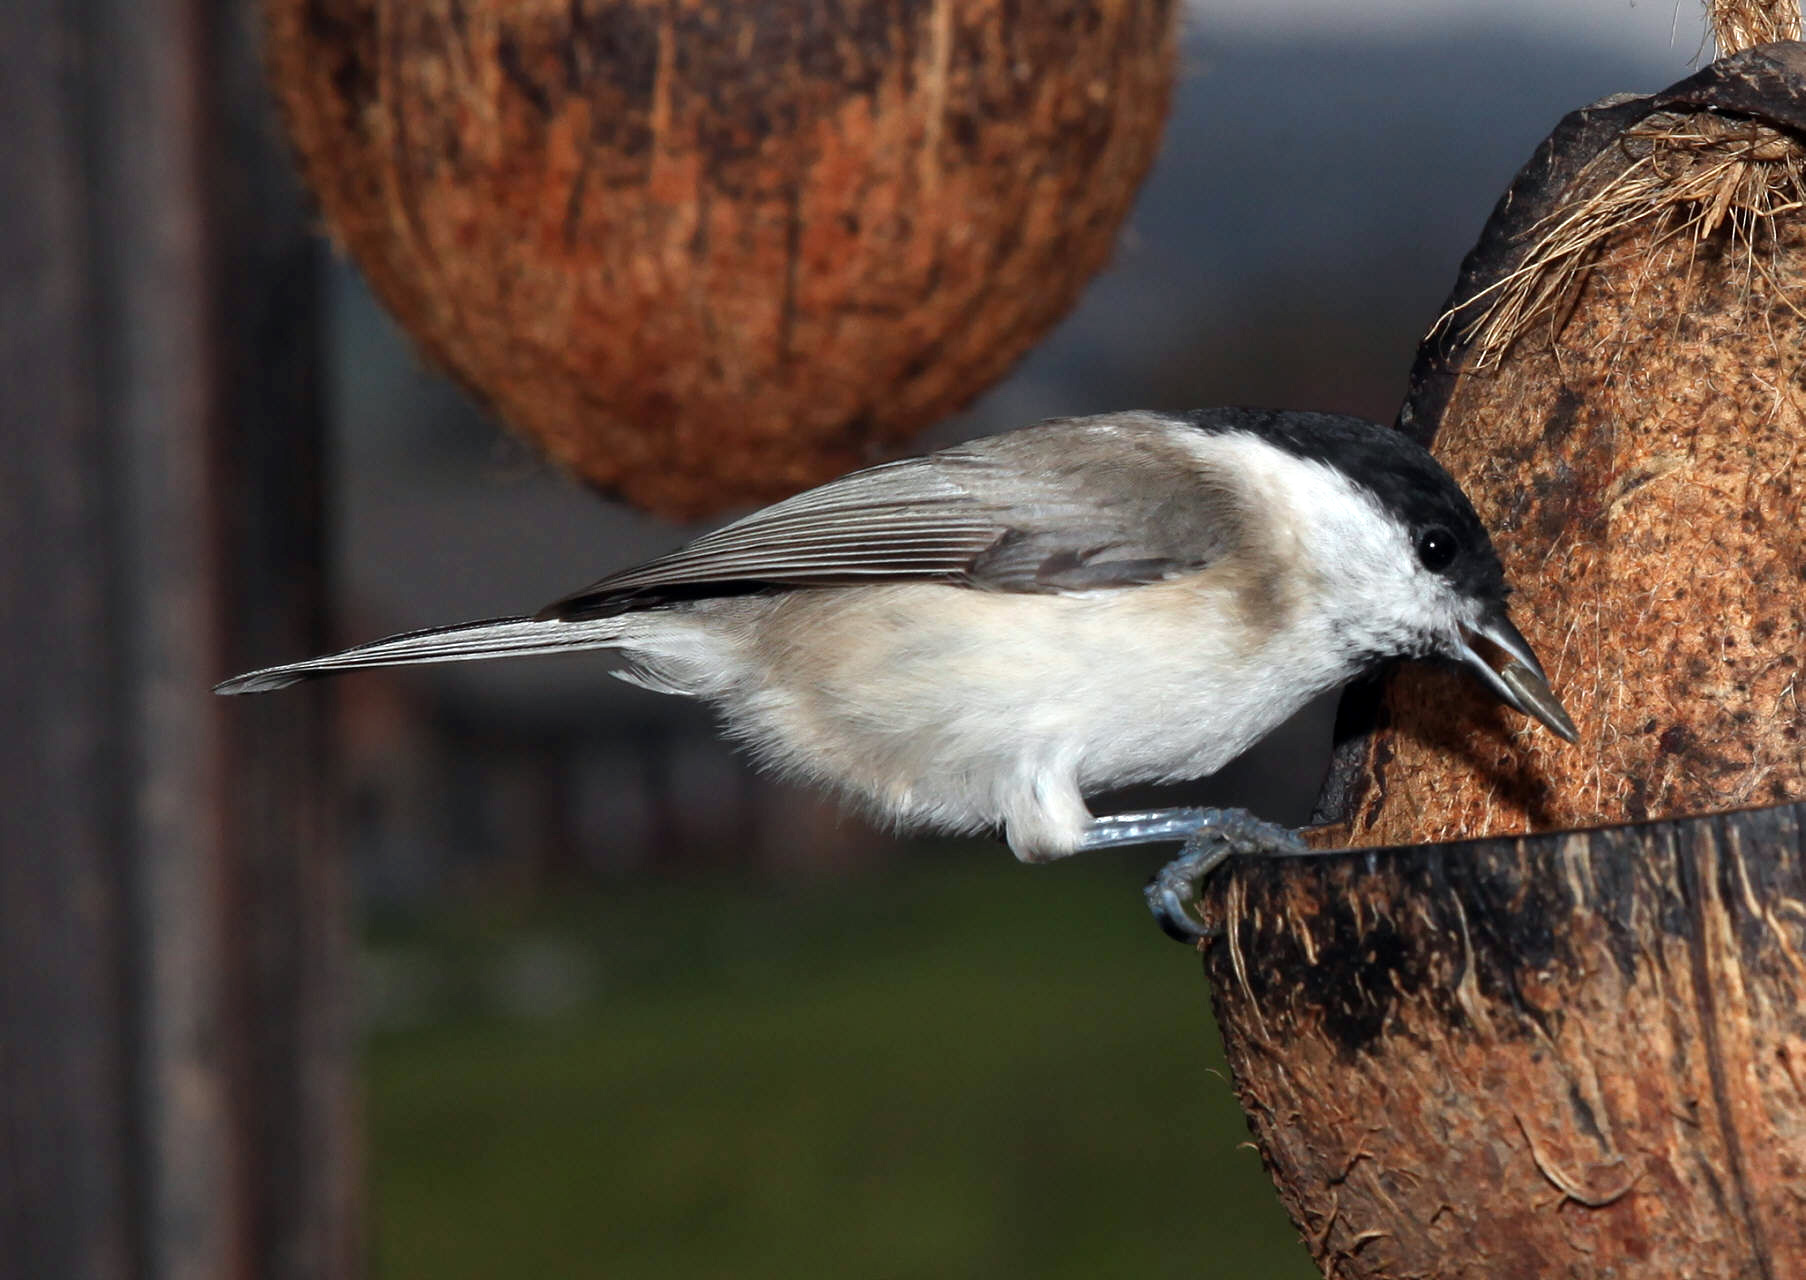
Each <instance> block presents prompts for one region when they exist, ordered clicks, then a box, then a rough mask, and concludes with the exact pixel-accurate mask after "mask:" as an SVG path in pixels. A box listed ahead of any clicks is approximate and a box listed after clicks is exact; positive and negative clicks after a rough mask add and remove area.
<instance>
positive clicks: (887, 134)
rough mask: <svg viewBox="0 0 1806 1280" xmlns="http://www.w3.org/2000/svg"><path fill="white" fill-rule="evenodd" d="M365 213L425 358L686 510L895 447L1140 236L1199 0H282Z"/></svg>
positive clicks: (355, 244)
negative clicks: (1126, 230) (1029, 0)
mask: <svg viewBox="0 0 1806 1280" xmlns="http://www.w3.org/2000/svg"><path fill="white" fill-rule="evenodd" d="M266 3H267V11H268V16H269V66H270V71H271V76H272V79H273V80H274V83H275V88H276V93H277V95H278V97H279V99H280V101H281V104H282V107H283V111H284V114H285V116H286V119H287V122H288V128H289V132H290V135H291V137H292V138H293V141H294V144H295V147H296V149H297V151H298V153H299V155H300V160H301V165H302V168H303V170H304V173H305V176H306V179H307V181H308V183H309V185H310V186H311V187H312V188H313V190H314V192H315V194H316V195H317V197H318V199H319V202H320V207H321V210H322V212H323V214H324V217H325V220H326V224H327V226H328V227H329V229H330V230H331V232H332V234H333V236H334V238H335V239H336V240H337V241H338V242H339V243H341V244H342V245H343V246H344V247H345V248H346V249H347V250H348V251H349V252H350V254H351V256H352V257H353V259H354V260H355V261H356V262H357V264H358V266H359V267H360V269H361V270H362V271H363V273H364V276H365V277H366V279H368V281H369V282H370V284H371V286H372V287H373V288H374V289H375V291H376V293H377V294H378V295H379V296H380V297H381V298H382V300H383V301H384V302H385V304H386V305H387V306H388V307H389V308H390V310H392V311H393V312H394V313H395V315H396V317H397V318H398V319H399V320H400V321H401V323H402V324H403V326H404V327H405V328H406V329H407V331H408V332H409V333H410V334H411V335H413V337H414V339H415V341H416V342H417V343H418V344H419V346H420V347H421V349H422V350H424V351H425V352H427V353H428V354H429V355H430V356H431V357H432V358H433V359H434V360H435V361H437V362H438V363H439V364H441V365H442V366H443V367H444V368H446V369H447V370H449V371H450V372H451V373H452V374H453V375H455V376H456V377H457V378H458V379H459V380H460V381H461V382H463V383H464V384H465V386H467V387H468V388H469V389H470V390H471V391H472V392H473V393H475V394H476V395H477V396H478V397H480V398H481V399H483V400H485V401H486V402H488V403H489V404H490V405H492V406H493V407H494V408H495V409H496V410H497V411H498V412H499V413H500V414H501V416H502V417H503V418H504V419H505V420H507V421H508V422H509V423H511V424H512V425H514V426H515V427H517V428H518V429H520V430H521V431H524V432H525V433H527V434H528V435H529V436H531V437H532V438H533V439H534V440H536V441H537V442H538V443H539V444H540V445H541V446H542V447H543V448H544V449H545V450H546V451H547V452H548V453H549V454H551V455H552V457H554V458H556V459H557V460H558V461H559V462H561V463H563V464H564V465H565V466H567V467H568V468H570V469H571V470H572V471H573V472H575V473H576V474H577V475H579V476H581V477H583V478H584V479H586V480H588V481H590V482H591V483H593V484H596V485H599V486H602V487H604V488H606V489H610V490H614V491H618V492H619V493H621V494H623V495H625V496H626V497H628V498H629V499H630V500H632V501H634V502H636V503H639V504H640V505H642V506H645V507H648V508H650V509H653V510H656V511H660V512H663V513H667V514H679V515H694V514H698V513H702V512H704V511H707V510H710V509H713V508H718V507H721V506H723V505H726V504H728V503H733V502H745V501H754V500H762V499H769V498H773V497H777V496H780V495H783V494H786V493H789V492H793V491H795V490H797V489H800V488H803V487H805V486H807V485H809V484H812V483H815V482H819V481H821V480H824V479H827V478H829V477H831V476H833V475H835V474H837V473H839V472H841V471H844V470H846V469H848V468H849V467H852V466H855V465H858V464H862V463H865V462H869V461H871V460H873V458H874V456H875V455H877V454H878V453H880V452H882V451H883V449H884V447H885V445H886V444H888V443H889V442H892V441H896V440H898V439H900V438H902V437H904V436H906V435H907V434H909V433H910V432H912V431H915V430H917V429H918V428H920V427H922V426H924V425H926V424H928V423H931V422H933V421H935V420H936V419H938V418H940V417H942V416H944V415H945V414H947V413H948V412H950V411H952V410H954V409H957V408H958V407H960V406H961V405H963V404H965V403H966V402H967V401H969V400H970V399H971V398H972V397H973V396H975V395H976V394H978V392H980V391H982V390H983V389H984V388H985V387H987V386H988V385H990V384H991V383H992V382H993V381H994V380H996V379H997V378H998V377H999V376H1001V375H1002V374H1003V373H1004V372H1005V371H1006V370H1007V369H1008V368H1009V367H1010V366H1011V364H1012V363H1013V362H1014V361H1015V360H1016V359H1017V358H1018V357H1019V356H1021V355H1022V354H1023V353H1024V352H1025V351H1026V350H1027V349H1028V348H1029V346H1030V345H1031V344H1033V343H1034V342H1035V340H1036V339H1037V338H1039V337H1040V336H1041V335H1042V334H1043V333H1045V332H1046V331H1047V330H1048V328H1049V327H1050V326H1051V325H1052V324H1053V323H1054V322H1055V321H1056V320H1057V319H1058V318H1059V317H1060V316H1061V315H1062V314H1064V313H1065V311H1066V310H1067V309H1068V308H1069V307H1070V306H1071V305H1072V303H1073V301H1074V299H1075V298H1076V297H1077V296H1078V293H1079V291H1080V289H1081V288H1082V287H1083V286H1084V284H1085V283H1086V281H1087V280H1089V279H1090V277H1091V276H1092V274H1093V273H1095V272H1096V271H1097V270H1098V268H1099V267H1101V266H1102V265H1103V264H1104V262H1105V261H1106V260H1107V259H1108V258H1109V256H1110V253H1111V250H1112V248H1113V246H1114V244H1115V241H1116V235H1117V230H1118V227H1119V225H1120V224H1121V222H1122V219H1123V217H1124V215H1125V214H1126V212H1127V211H1128V208H1129V205H1130V203H1131V202H1132V201H1133V199H1134V196H1135V192H1136V188H1137V186H1138V184H1139V183H1140V181H1141V178H1142V176H1143V174H1144V173H1145V172H1146V170H1147V167H1148V165H1149V163H1150V161H1151V160H1152V158H1153V156H1154V153H1155V150H1156V148H1157V146H1158V143H1159V138H1160V133H1161V128H1162V126H1163V124H1164V120H1165V115H1166V107H1167V99H1168V91H1169V88H1170V85H1171V81H1172V74H1173V60H1174V41H1175V19H1176V6H1175V4H1174V3H1173V0H1122V2H1121V3H1115V4H1108V5H1100V4H1095V3H1090V2H1088V0H1086V2H1080V0H1053V2H1050V3H1045V4H1033V5H1019V4H1013V3H1007V2H1006V0H939V2H937V3H934V4H927V3H911V4H893V3H888V2H886V3H880V2H879V0H858V2H854V3H846V4H836V5H820V4H810V3H804V2H803V0H759V2H758V3H752V4H728V3H722V2H720V0H690V2H687V3H678V4H670V3H666V2H665V0H612V2H610V3H603V2H601V0H412V2H410V3H406V4H400V3H386V2H385V0H266Z"/></svg>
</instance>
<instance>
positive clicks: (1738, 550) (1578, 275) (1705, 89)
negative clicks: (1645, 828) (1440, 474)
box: [1325, 43, 1806, 845]
mask: <svg viewBox="0 0 1806 1280" xmlns="http://www.w3.org/2000/svg"><path fill="white" fill-rule="evenodd" d="M1803 125H1806V47H1803V46H1801V45H1798V44H1792V43H1787V44H1773V45H1766V46H1762V47H1760V48H1757V49H1751V50H1746V51H1744V52H1743V53H1740V54H1736V55H1733V56H1731V57H1729V58H1726V59H1724V60H1721V61H1720V62H1718V63H1715V64H1713V65H1712V66H1711V67H1708V68H1707V69H1706V70H1704V71H1702V72H1700V73H1699V74H1698V75H1696V76H1693V77H1691V78H1689V79H1688V80H1686V81H1683V82H1682V83H1681V84H1679V85H1677V86H1675V87H1674V88H1673V89H1671V90H1668V91H1667V92H1665V93H1661V94H1657V95H1654V96H1653V97H1649V98H1630V99H1623V100H1608V101H1607V102H1605V103H1602V104H1600V105H1598V106H1595V107H1592V108H1588V109H1586V110H1583V111H1579V112H1576V113H1574V114H1573V115H1571V116H1569V117H1568V118H1567V119H1566V120H1565V121H1563V123H1562V125H1561V126H1560V127H1559V128H1558V129H1557V130H1556V132H1555V133H1554V134H1553V135H1552V136H1551V137H1550V139H1549V140H1548V141H1547V142H1546V143H1545V144H1544V145H1543V147H1542V148H1541V149H1540V150H1539V151H1538V153H1537V154H1536V156H1535V157H1534V158H1533V159H1532V160H1531V162H1530V164H1529V165H1528V166H1527V167H1526V168H1525V169H1524V171H1523V172H1522V173H1521V174H1520V175H1519V177H1518V179H1517V180H1516V182H1515V183H1514V184H1513V185H1512V187H1511V189H1510V191H1509V192H1508V193H1507V195H1506V196H1505V198H1504V200H1502V201H1501V203H1500V205H1499V207H1498V209H1497V210H1496V211H1495V213H1494V215H1493V219H1492V221H1491V223H1490V224H1489V225H1488V227H1487V229H1486V231H1485V233H1484V234H1483V236H1482V238H1481V240H1480V242H1479V244H1478V246H1477V247H1476V248H1475V250H1474V252H1473V254H1472V255H1471V256H1470V257H1469V259H1468V261H1467V262H1466V264H1464V266H1463V269H1462V272H1461V277H1460V280H1459V282H1458V283H1457V286H1456V288H1455V290H1454V293H1453V295H1452V296H1451V300H1450V304H1449V307H1448V309H1447V311H1446V313H1445V314H1444V315H1443V317H1442V318H1441V320H1440V321H1439V322H1438V324H1437V327H1436V329H1435V331H1434V332H1433V333H1432V335H1431V337H1430V339H1429V340H1428V341H1427V342H1426V343H1425V345H1424V347H1423V349H1422V351H1421V352H1420V354H1419V358H1418V362H1417V366H1416V369H1415V370H1414V372H1413V375H1412V386H1411V394H1410V397H1409V399H1408V400H1407V402H1406V404H1405V406H1404V408H1403V410H1402V411H1401V414H1400V425H1401V426H1402V427H1403V428H1404V429H1406V430H1408V431H1410V432H1412V433H1413V434H1415V435H1417V436H1418V437H1419V438H1421V439H1425V440H1428V441H1431V442H1432V447H1433V448H1434V449H1435V451H1436V453H1437V456H1438V457H1439V458H1441V460H1442V461H1443V462H1444V464H1445V465H1447V466H1448V468H1449V470H1450V471H1451V472H1452V473H1453V474H1454V475H1455V477H1456V479H1458V480H1459V481H1460V482H1461V483H1462V485H1463V486H1464V487H1465V488H1466V489H1467V492H1468V493H1469V494H1470V495H1471V496H1472V497H1473V499H1474V503H1475V505H1476V507H1477V508H1478V509H1479V511H1480V514H1481V517H1482V518H1483V519H1484V520H1485V521H1486V522H1487V523H1488V525H1489V526H1490V527H1491V528H1492V529H1493V530H1494V533H1495V537H1496V541H1497V544H1498V546H1499V550H1500V553H1501V555H1502V556H1503V558H1504V560H1505V564H1506V571H1507V574H1508V575H1509V577H1510V579H1511V581H1512V582H1513V583H1514V584H1515V587H1516V591H1515V593H1514V595H1513V597H1512V612H1513V614H1514V616H1515V617H1516V618H1517V620H1518V623H1519V625H1520V627H1521V628H1522V629H1523V631H1524V633H1525V634H1526V635H1527V636H1528V637H1529V638H1530V640H1531V642H1532V644H1533V645H1534V646H1535V648H1536V649H1537V651H1538V653H1539V654H1540V655H1541V656H1542V658H1543V661H1544V664H1545V666H1546V667H1547V668H1548V670H1549V674H1550V677H1551V680H1552V683H1553V685H1554V687H1555V689H1556V691H1557V693H1558V694H1559V695H1560V696H1561V698H1562V699H1563V700H1564V702H1565V703H1566V704H1567V707H1568V709H1569V711H1570V712H1571V713H1572V714H1573V716H1574V720H1575V722H1576V724H1577V725H1578V726H1579V727H1580V732H1581V741H1580V744H1579V745H1578V746H1569V745H1568V744H1566V743H1563V742H1561V741H1559V740H1558V739H1556V738H1555V737H1553V736H1552V735H1550V734H1547V733H1545V732H1543V731H1542V730H1540V729H1539V728H1538V727H1537V726H1535V725H1534V724H1532V723H1530V722H1528V721H1527V720H1525V719H1524V718H1523V717H1520V716H1516V715H1513V714H1512V713H1510V712H1508V711H1506V710H1504V709H1503V708H1500V707H1498V706H1497V705H1495V704H1493V703H1492V702H1491V701H1490V700H1489V698H1488V697H1487V695H1485V694H1484V693H1483V692H1481V691H1479V689H1478V688H1477V686H1476V685H1475V684H1474V683H1473V682H1472V681H1470V680H1468V679H1467V678H1466V677H1464V676H1462V675H1460V674H1459V673H1457V672H1453V671H1444V670H1438V669H1424V668H1418V669H1407V670H1401V671H1400V672H1399V673H1398V674H1397V676H1396V677H1395V678H1394V679H1392V680H1391V682H1390V683H1389V685H1388V687H1387V688H1386V690H1385V693H1384V697H1383V702H1382V706H1381V708H1380V713H1379V722H1380V724H1381V728H1380V729H1379V730H1378V732H1377V733H1375V734H1373V735H1372V736H1371V737H1370V738H1369V739H1367V740H1366V741H1365V743H1364V744H1361V745H1359V746H1358V747H1356V748H1354V749H1352V750H1350V751H1348V752H1346V753H1345V754H1344V756H1343V758H1342V759H1341V760H1340V761H1339V769H1340V775H1341V776H1339V777H1338V778H1336V779H1335V780H1334V785H1333V786H1332V788H1331V790H1332V793H1333V794H1334V795H1335V796H1336V797H1337V798H1338V799H1339V800H1340V802H1341V803H1342V804H1343V805H1344V808H1345V812H1344V814H1343V816H1344V817H1345V818H1346V819H1347V826H1346V827H1345V828H1338V829H1336V830H1334V831H1332V832H1331V833H1329V834H1327V835H1326V836H1325V840H1326V842H1345V843H1352V844H1361V845H1382V844H1402V843H1414V842H1418V841H1436V840H1451V839H1458V838H1469V837H1474V836H1482V835H1489V834H1508V833H1513V832H1522V831H1531V830H1549V829H1559V828H1574V827H1584V826H1591V825H1597V824H1601V823H1610V822H1619V821H1626V820H1639V819H1644V818H1654V817H1667V816H1684V815H1688V814H1700V813H1717V812H1723V811H1725V810H1731V809H1738V808H1743V807H1747V806H1752V805H1761V804H1768V803H1774V802H1777V801H1782V800H1791V799H1796V798H1799V797H1800V796H1802V795H1806V752H1803V751H1802V745H1801V738H1800V734H1801V710H1800V701H1799V698H1798V697H1797V696H1796V679H1797V677H1798V675H1799V665H1800V658H1801V655H1802V653H1806V524H1803V522H1802V517H1801V500H1802V496H1803V495H1806V471H1803V470H1802V463H1803V461H1806V455H1803V454H1802V445H1803V444H1806V398H1803V396H1802V385H1801V362H1802V357H1803V355H1806V204H1803V203H1802V201H1803V200H1806V183H1803V181H1802V174H1803V172H1806V150H1803V149H1802V142H1801V134H1800V130H1801V128H1802V126H1803Z"/></svg>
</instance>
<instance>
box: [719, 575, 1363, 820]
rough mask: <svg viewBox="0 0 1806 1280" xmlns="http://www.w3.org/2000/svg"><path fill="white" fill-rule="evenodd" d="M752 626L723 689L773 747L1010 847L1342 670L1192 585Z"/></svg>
mask: <svg viewBox="0 0 1806 1280" xmlns="http://www.w3.org/2000/svg"><path fill="white" fill-rule="evenodd" d="M762 612H764V611H763V610H762ZM712 629H713V628H712ZM755 632H756V634H757V636H758V640H757V647H756V649H755V648H753V647H751V645H750V644H742V645H741V646H740V647H739V649H738V652H737V654H736V657H737V659H738V665H739V667H740V670H741V672H742V676H741V678H740V679H739V680H737V681H735V682H734V685H733V688H732V689H731V690H723V692H722V693H721V694H720V695H718V697H719V700H720V702H721V704H722V706H723V709H724V710H725V711H726V713H727V716H728V720H729V722H730V725H731V726H732V727H733V728H734V729H735V731H736V732H737V733H738V734H739V735H740V736H741V737H743V738H744V739H746V740H747V741H748V742H749V743H750V744H751V745H752V747H753V749H754V750H755V752H756V753H757V754H758V755H760V756H761V757H762V758H764V759H765V760H767V761H768V762H770V763H772V764H774V765H776V766H777V767H779V768H780V769H783V770H786V771H789V772H795V773H801V774H804V775H807V776H809V777H811V778H813V779H815V780H817V781H822V782H826V783H828V784H830V785H833V786H835V787H837V788H838V789H840V790H842V791H843V792H845V793H848V794H850V795H852V796H854V797H856V798H859V799H862V800H864V801H865V802H866V803H867V804H868V805H869V806H870V807H871V808H873V809H875V810H876V811H878V812H879V813H881V814H883V815H885V816H887V817H890V818H892V819H895V820H897V821H899V822H903V823H909V824H917V823H919V824H924V825H930V826H934V827H939V828H942V829H952V830H974V829H979V828H983V827H989V826H993V825H997V824H999V823H1005V822H1007V823H1009V824H1010V826H1011V839H1012V843H1017V837H1018V833H1019V829H1021V828H1022V827H1023V824H1044V825H1047V826H1048V827H1049V832H1048V834H1047V836H1046V840H1045V842H1046V843H1048V847H1049V848H1050V849H1052V848H1053V846H1055V845H1058V844H1060V843H1062V842H1064V841H1067V840H1068V839H1074V840H1075V839H1076V837H1077V833H1078V831H1079V830H1080V829H1082V826H1083V824H1084V822H1085V821H1087V820H1088V817H1089V815H1088V813H1087V812H1086V811H1085V809H1084V806H1083V803H1082V801H1080V799H1079V795H1080V793H1082V792H1086V791H1101V790H1107V789H1109V788H1112V787H1117V786H1123V785H1127V784H1129V783H1133V782H1142V781H1156V780H1176V779H1180V778H1190V777H1200V776H1203V775H1205V774H1209V773H1213V772H1215V771H1216V770H1217V769H1219V768H1221V767H1222V766H1223V765H1224V764H1227V763H1228V762H1229V761H1230V760H1231V759H1233V758H1234V757H1235V756H1237V755H1239V754H1240V753H1241V752H1242V751H1243V750H1245V749H1246V748H1247V747H1248V746H1250V745H1251V744H1252V743H1254V742H1255V741H1257V740H1258V739H1260V738H1261V737H1263V736H1265V735H1266V734H1267V733H1268V732H1270V731H1271V730H1272V729H1273V728H1274V727H1276V726H1277V725H1278V724H1279V723H1280V722H1281V721H1283V720H1284V719H1285V718H1286V717H1287V716H1289V715H1290V714H1291V713H1292V712H1293V711H1295V710H1297V709H1298V707H1299V706H1301V705H1302V704H1303V703H1304V702H1305V701H1306V700H1308V699H1309V698H1310V697H1311V696H1312V695H1314V694H1315V693H1316V692H1318V691H1320V690H1321V689H1322V688H1324V687H1327V686H1328V685H1330V684H1333V683H1335V682H1336V679H1337V678H1338V677H1337V674H1336V673H1333V672H1330V671H1328V670H1325V671H1323V672H1321V673H1318V672H1312V671H1310V670H1307V669H1305V665H1306V664H1322V662H1323V653H1322V646H1321V645H1320V644H1318V645H1316V646H1313V645H1311V644H1309V643H1307V642H1306V640H1307V638H1306V637H1301V636H1293V635H1292V634H1291V633H1290V631H1289V630H1288V629H1287V628H1286V627H1285V626H1283V625H1282V626H1279V627H1271V626H1269V627H1267V628H1265V629H1255V628H1251V627H1249V626H1248V625H1247V624H1246V623H1245V622H1244V621H1243V619H1242V618H1241V617H1240V615H1239V614H1237V613H1236V612H1235V606H1234V603H1233V599H1232V597H1231V588H1230V587H1229V586H1228V585H1227V584H1225V585H1216V584H1205V585H1200V584H1199V582H1198V581H1197V580H1195V579H1193V580H1179V581H1176V582H1173V583H1167V584H1160V585H1155V586H1142V587H1136V588H1134V589H1132V590H1124V591H1108V592H1097V593H1093V594H1091V595H1087V596H1082V597H1081V596H1060V595H1044V596H1043V595H1003V594H997V593H987V592H982V591H973V590H970V589H966V588H961V587H953V586H941V585H937V584H926V583H916V584H907V585H897V586H889V587H881V588H862V589H858V590H848V591H839V592H837V591H821V592H799V593H796V594H794V595H791V596H788V597H785V598H783V599H782V600H781V601H780V602H778V603H777V604H776V605H774V606H771V608H770V611H769V612H764V617H763V619H762V625H761V626H759V627H758V628H747V629H745V630H744V631H743V633H742V634H746V635H749V636H750V635H752V634H754V633H755ZM805 633H806V635H805ZM717 634H719V632H717ZM1288 649H1292V650H1296V653H1295V654H1290V653H1286V652H1284V651H1285V650H1288ZM1204 654H1210V655H1212V657H1211V660H1209V661H1199V658H1200V656H1201V655H1204ZM1021 848H1022V845H1020V844H1018V849H1019V851H1020V850H1021ZM1055 851H1056V852H1064V851H1065V850H1064V849H1057V850H1055Z"/></svg>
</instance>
